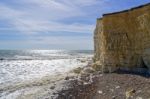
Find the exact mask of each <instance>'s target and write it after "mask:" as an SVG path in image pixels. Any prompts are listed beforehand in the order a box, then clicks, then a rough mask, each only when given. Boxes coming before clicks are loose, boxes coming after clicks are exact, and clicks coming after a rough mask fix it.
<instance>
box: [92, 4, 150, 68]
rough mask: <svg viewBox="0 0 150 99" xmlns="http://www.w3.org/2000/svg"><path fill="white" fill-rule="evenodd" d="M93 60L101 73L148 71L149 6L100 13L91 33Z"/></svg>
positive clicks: (149, 45) (149, 52)
mask: <svg viewBox="0 0 150 99" xmlns="http://www.w3.org/2000/svg"><path fill="white" fill-rule="evenodd" d="M94 44H95V45H94V49H95V53H94V61H95V63H97V65H98V66H99V68H102V69H103V70H108V69H117V68H118V67H129V68H136V67H147V68H149V69H150V4H146V5H142V6H139V7H136V8H132V9H129V10H125V11H121V12H116V13H109V14H104V15H103V17H102V18H100V19H97V25H96V29H95V32H94Z"/></svg>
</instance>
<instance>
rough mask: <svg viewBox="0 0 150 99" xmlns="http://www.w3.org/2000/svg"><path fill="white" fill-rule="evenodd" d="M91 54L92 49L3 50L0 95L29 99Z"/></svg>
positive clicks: (1, 97) (0, 98) (0, 97)
mask: <svg viewBox="0 0 150 99" xmlns="http://www.w3.org/2000/svg"><path fill="white" fill-rule="evenodd" d="M92 57H93V51H92V50H69V51H68V50H0V99H26V98H28V99H30V98H31V97H32V95H33V94H34V93H37V92H39V91H40V86H43V85H46V84H49V83H51V82H53V83H54V82H57V81H58V80H60V79H62V78H63V77H64V75H66V74H68V73H69V72H70V71H72V70H73V69H75V68H78V67H84V66H86V65H87V64H88V60H90V59H92ZM33 86H34V87H33ZM35 87H36V88H35ZM34 89H35V90H34ZM35 91H36V92H35ZM23 96H27V97H23Z"/></svg>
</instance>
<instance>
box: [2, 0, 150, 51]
mask: <svg viewBox="0 0 150 99" xmlns="http://www.w3.org/2000/svg"><path fill="white" fill-rule="evenodd" d="M148 2H150V1H149V0H0V49H75V50H77V49H93V31H94V28H95V24H96V18H99V17H101V16H102V14H104V13H110V12H115V11H121V10H125V9H128V8H131V7H135V6H138V5H141V4H145V3H148Z"/></svg>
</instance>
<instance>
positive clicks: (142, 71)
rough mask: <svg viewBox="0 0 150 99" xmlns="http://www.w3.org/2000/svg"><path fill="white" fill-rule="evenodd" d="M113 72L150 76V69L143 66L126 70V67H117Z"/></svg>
mask: <svg viewBox="0 0 150 99" xmlns="http://www.w3.org/2000/svg"><path fill="white" fill-rule="evenodd" d="M113 73H117V74H131V75H138V76H142V77H145V78H150V71H149V70H148V69H145V68H137V69H134V70H127V69H118V70H116V71H114V72H113Z"/></svg>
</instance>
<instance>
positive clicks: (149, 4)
mask: <svg viewBox="0 0 150 99" xmlns="http://www.w3.org/2000/svg"><path fill="white" fill-rule="evenodd" d="M145 6H150V3H147V4H144V5H140V6H137V7H133V8H131V9H128V10H123V11H118V12H113V13H106V14H103V16H107V15H113V14H119V13H123V12H128V11H132V10H135V9H139V8H142V7H145ZM101 19H102V18H98V20H101Z"/></svg>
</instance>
